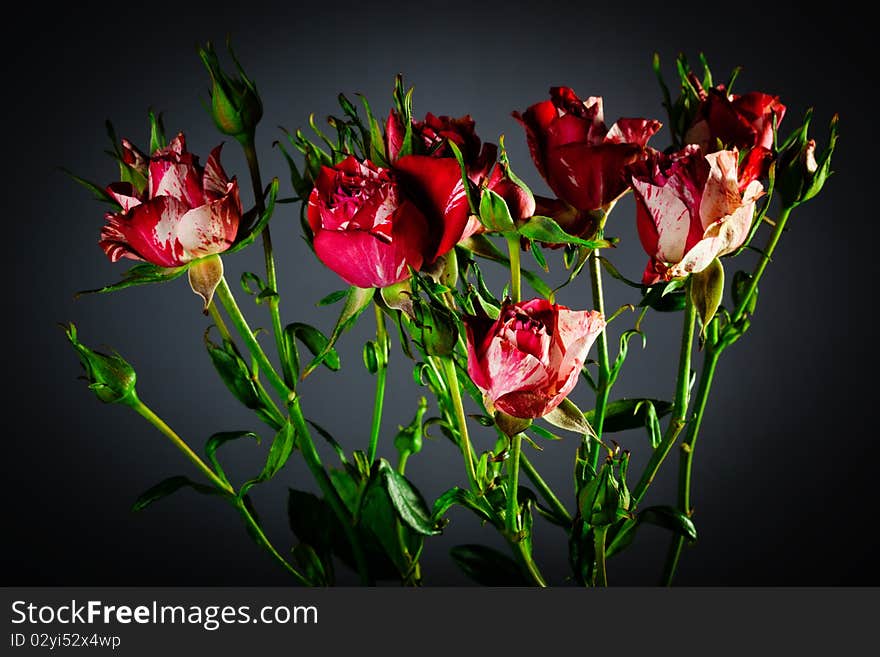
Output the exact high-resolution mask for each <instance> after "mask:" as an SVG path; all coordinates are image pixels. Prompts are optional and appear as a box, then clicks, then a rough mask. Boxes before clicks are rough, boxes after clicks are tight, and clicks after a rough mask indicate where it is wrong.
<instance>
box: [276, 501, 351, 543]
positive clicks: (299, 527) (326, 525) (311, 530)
mask: <svg viewBox="0 0 880 657" xmlns="http://www.w3.org/2000/svg"><path fill="white" fill-rule="evenodd" d="M287 517H288V520H289V521H290V529H291V530H292V531H293V533H294V534H296V537H297V538H298V539H299V540H300V541H301V542H303V543H308V544H309V545H310V546H312V547H313V548H314V549H315V550H316V551H317V552H318V554H321V555H327V554H330V552H331V551H332V550H333V546H334V545H335V543H336V541H337V540H338V539H339V538H343V539H344V533H343V531H342V525H340V524H339V520H338V519H337V517H336V515H335V514H334V513H333V510H332V509H331V508H330V505H329V504H327V502H325V501H324V500H323V499H321V498H320V497H317V496H316V495H313V494H312V493H308V492H305V491H301V490H296V489H293V488H290V489H289V491H288V496H287Z"/></svg>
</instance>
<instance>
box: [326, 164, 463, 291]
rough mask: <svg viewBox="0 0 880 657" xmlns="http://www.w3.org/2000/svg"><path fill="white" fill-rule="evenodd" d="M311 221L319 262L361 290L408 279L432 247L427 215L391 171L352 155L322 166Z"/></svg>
mask: <svg viewBox="0 0 880 657" xmlns="http://www.w3.org/2000/svg"><path fill="white" fill-rule="evenodd" d="M459 178H460V176H459ZM308 220H309V226H310V227H311V229H312V232H313V233H314V242H313V244H314V247H315V253H317V255H318V258H320V260H321V262H323V263H324V264H325V265H327V266H328V267H329V268H330V269H332V270H333V271H335V272H336V273H337V274H339V276H341V277H342V278H343V280H345V281H346V282H347V283H349V284H350V285H356V286H358V287H386V286H388V285H392V284H394V283H398V282H400V281H402V280H404V279H406V278H408V277H409V270H408V267H414V268H416V269H418V268H419V267H421V266H422V262H423V260H424V254H425V251H426V249H427V248H429V243H430V239H429V237H430V235H429V231H428V222H427V220H426V218H425V215H424V214H423V213H422V212H421V210H419V208H418V207H417V206H416V205H415V204H414V203H413V202H412V201H411V200H409V199H407V198H405V197H404V196H403V194H402V192H401V190H400V187H399V185H398V181H397V179H396V177H395V175H394V173H393V172H392V171H390V170H389V169H382V168H379V167H377V166H375V165H374V164H373V163H372V162H370V161H369V160H368V161H366V162H363V163H361V162H358V161H357V160H356V159H355V158H354V157H351V156H349V157H347V158H346V159H345V160H343V161H342V162H340V163H339V164H337V165H336V166H334V167H327V166H325V167H322V168H321V172H320V174H319V175H318V179H317V180H316V181H315V187H314V189H313V190H312V193H311V195H310V196H309V205H308Z"/></svg>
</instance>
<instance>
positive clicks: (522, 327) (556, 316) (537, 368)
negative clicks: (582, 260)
mask: <svg viewBox="0 0 880 657" xmlns="http://www.w3.org/2000/svg"><path fill="white" fill-rule="evenodd" d="M464 319H465V328H466V329H467V347H468V373H469V374H470V376H471V379H473V382H474V383H475V384H476V385H477V386H478V387H479V388H480V390H482V391H483V393H484V394H485V395H486V396H487V397H488V398H489V399H491V400H492V403H493V404H494V405H495V408H497V409H498V410H500V411H503V412H504V413H507V414H508V415H512V416H513V417H519V418H537V417H543V416H544V415H546V414H547V413H549V412H550V411H552V410H553V409H554V408H556V407H557V406H559V404H561V403H562V400H563V399H565V398H566V396H568V394H569V393H570V392H571V391H572V389H574V387H575V385H576V384H577V381H578V378H579V376H580V372H581V368H582V367H583V364H584V361H585V360H586V358H587V352H588V351H589V350H590V347H591V346H592V344H593V342H594V341H595V339H596V336H598V335H599V333H601V332H602V330H603V329H604V328H605V320H604V318H603V317H602V315H601V313H598V312H596V311H586V310H583V311H575V310H570V309H568V308H566V307H565V306H560V305H556V304H551V303H550V302H549V301H547V300H546V299H533V300H531V301H525V302H522V303H517V304H511V303H507V304H505V305H504V307H502V309H501V314H500V315H499V317H498V319H497V320H494V321H493V320H492V319H490V318H488V317H470V316H465V318H464Z"/></svg>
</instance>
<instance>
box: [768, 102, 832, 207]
mask: <svg viewBox="0 0 880 657" xmlns="http://www.w3.org/2000/svg"><path fill="white" fill-rule="evenodd" d="M811 120H812V111H810V112H808V113H807V118H806V119H805V121H804V123H803V125H802V126H801V128H800V129H799V131H798V133H797V135H796V136H795V137H794V139H793V140H792V141H791V143H790V144H788V146H787V147H786V148H785V149H784V150H783V151H782V153H781V154H780V155H779V164H778V168H777V170H776V189H777V190H779V197H780V198H781V199H782V203H783V205H784V206H785V207H789V208H793V207H795V206H796V205H799V204H801V203H803V202H804V201H809V200H810V199H811V198H813V197H814V196H816V194H818V193H819V192H820V191H822V187H824V186H825V181H826V180H827V179H828V176H830V175H831V155H832V154H833V153H834V148H835V146H837V124H838V117H837V115H836V114H835V115H834V117H833V118H832V119H831V134H830V137H829V139H828V145H827V146H826V147H825V149H824V150H823V151H822V153H821V154H820V155H819V156H818V158H817V157H816V140H815V139H810V138H809V134H808V133H809V129H810V122H811Z"/></svg>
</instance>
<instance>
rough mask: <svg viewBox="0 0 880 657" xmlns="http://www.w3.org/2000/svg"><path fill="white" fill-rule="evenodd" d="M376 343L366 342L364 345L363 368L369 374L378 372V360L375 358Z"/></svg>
mask: <svg viewBox="0 0 880 657" xmlns="http://www.w3.org/2000/svg"><path fill="white" fill-rule="evenodd" d="M376 350H377V347H376V343H375V342H374V341H373V340H367V341H366V342H365V343H364V367H366V368H367V371H368V372H369V373H370V374H375V373H376V372H378V371H379V358H378V356H376Z"/></svg>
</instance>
